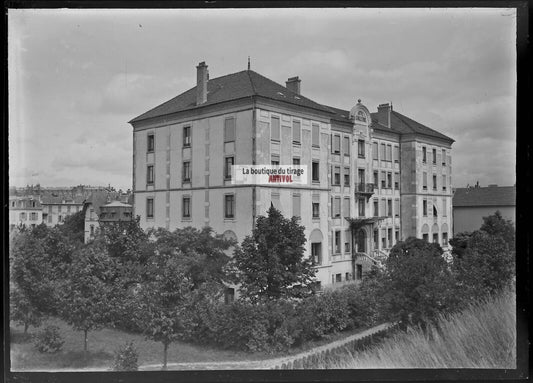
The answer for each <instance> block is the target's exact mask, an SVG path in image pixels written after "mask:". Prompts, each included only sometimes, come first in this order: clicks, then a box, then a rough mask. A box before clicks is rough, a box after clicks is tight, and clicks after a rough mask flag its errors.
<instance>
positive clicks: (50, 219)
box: [41, 194, 85, 226]
mask: <svg viewBox="0 0 533 383" xmlns="http://www.w3.org/2000/svg"><path fill="white" fill-rule="evenodd" d="M84 200H85V198H84V197H83V196H75V197H69V196H67V197H65V196H53V195H51V194H50V195H43V196H41V205H42V214H43V220H42V222H43V223H44V224H45V225H47V226H55V225H57V224H58V223H63V221H64V220H65V218H66V217H67V216H69V215H72V214H75V213H77V212H79V211H81V210H82V209H83V201H84Z"/></svg>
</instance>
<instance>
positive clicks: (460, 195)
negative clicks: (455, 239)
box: [453, 185, 516, 234]
mask: <svg viewBox="0 0 533 383" xmlns="http://www.w3.org/2000/svg"><path fill="white" fill-rule="evenodd" d="M496 210H499V211H500V213H501V214H502V216H503V218H505V219H509V220H511V221H513V222H515V220H516V218H515V216H516V187H515V186H498V185H489V186H488V187H479V186H477V187H467V188H457V189H456V190H455V194H454V195H453V233H454V234H457V233H461V232H463V231H474V230H479V228H480V227H481V225H482V224H483V217H487V216H489V215H492V214H494V213H495V212H496Z"/></svg>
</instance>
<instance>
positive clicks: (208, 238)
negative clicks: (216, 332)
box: [150, 226, 235, 289]
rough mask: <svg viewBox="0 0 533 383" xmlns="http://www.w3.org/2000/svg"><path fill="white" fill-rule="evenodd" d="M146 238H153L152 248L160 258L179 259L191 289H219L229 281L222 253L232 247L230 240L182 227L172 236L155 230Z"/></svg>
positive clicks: (160, 229) (211, 230) (204, 231)
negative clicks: (205, 287)
mask: <svg viewBox="0 0 533 383" xmlns="http://www.w3.org/2000/svg"><path fill="white" fill-rule="evenodd" d="M150 234H151V235H152V236H153V237H154V238H155V247H156V249H157V251H158V252H159V253H160V254H166V255H169V256H170V255H173V256H175V257H179V258H180V263H181V264H182V266H183V270H184V273H185V274H186V275H187V277H188V278H189V279H190V280H191V282H192V286H193V289H198V288H199V287H200V286H201V285H203V284H205V283H210V284H213V283H214V284H218V285H222V283H223V282H227V281H228V280H229V278H228V274H227V273H226V265H227V264H228V262H229V260H230V257H229V256H227V255H226V253H225V250H227V249H228V248H229V247H230V246H233V245H235V243H234V241H233V240H228V239H224V237H223V236H222V235H217V234H214V232H213V229H212V228H210V227H208V226H206V227H203V228H202V229H201V230H198V229H196V228H194V227H185V228H183V229H176V230H174V231H172V232H171V231H168V230H166V229H163V228H158V229H156V230H153V231H152V232H151V233H150Z"/></svg>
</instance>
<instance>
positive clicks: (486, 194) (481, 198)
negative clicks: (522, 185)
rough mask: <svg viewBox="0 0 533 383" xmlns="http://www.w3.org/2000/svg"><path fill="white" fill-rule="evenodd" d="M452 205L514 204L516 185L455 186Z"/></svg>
mask: <svg viewBox="0 0 533 383" xmlns="http://www.w3.org/2000/svg"><path fill="white" fill-rule="evenodd" d="M453 206H454V207H471V206H516V187H514V186H489V187H477V188H475V187H474V188H457V189H456V190H455V194H454V195H453Z"/></svg>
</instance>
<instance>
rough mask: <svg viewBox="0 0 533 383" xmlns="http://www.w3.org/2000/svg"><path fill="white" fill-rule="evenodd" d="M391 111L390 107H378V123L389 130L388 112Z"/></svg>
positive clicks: (387, 105) (383, 105)
mask: <svg viewBox="0 0 533 383" xmlns="http://www.w3.org/2000/svg"><path fill="white" fill-rule="evenodd" d="M391 111H392V105H390V104H388V103H387V104H381V105H379V106H378V122H379V123H380V124H381V125H384V126H386V127H387V128H389V129H390V112H391Z"/></svg>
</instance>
